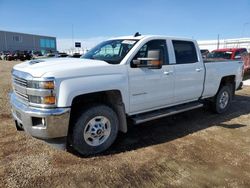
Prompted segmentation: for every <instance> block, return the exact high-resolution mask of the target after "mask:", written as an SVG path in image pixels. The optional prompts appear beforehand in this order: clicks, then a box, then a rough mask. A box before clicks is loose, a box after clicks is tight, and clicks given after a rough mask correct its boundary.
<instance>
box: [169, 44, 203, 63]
mask: <svg viewBox="0 0 250 188" xmlns="http://www.w3.org/2000/svg"><path fill="white" fill-rule="evenodd" d="M172 42H173V46H174V52H175V59H176V64H188V63H196V62H198V57H197V53H196V48H195V45H194V43H193V42H190V41H181V40H173V41H172Z"/></svg>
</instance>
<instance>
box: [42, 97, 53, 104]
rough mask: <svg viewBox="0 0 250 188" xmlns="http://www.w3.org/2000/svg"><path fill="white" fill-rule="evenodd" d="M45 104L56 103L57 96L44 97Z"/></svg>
mask: <svg viewBox="0 0 250 188" xmlns="http://www.w3.org/2000/svg"><path fill="white" fill-rule="evenodd" d="M43 104H56V97H55V96H47V97H43Z"/></svg>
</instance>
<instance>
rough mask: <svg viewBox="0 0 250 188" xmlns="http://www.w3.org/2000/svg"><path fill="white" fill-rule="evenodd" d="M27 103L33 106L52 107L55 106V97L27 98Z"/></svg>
mask: <svg viewBox="0 0 250 188" xmlns="http://www.w3.org/2000/svg"><path fill="white" fill-rule="evenodd" d="M29 101H30V102H31V103H35V104H47V105H53V104H56V97H55V96H46V97H40V96H29Z"/></svg>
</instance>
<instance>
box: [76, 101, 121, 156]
mask: <svg viewBox="0 0 250 188" xmlns="http://www.w3.org/2000/svg"><path fill="white" fill-rule="evenodd" d="M96 116H104V117H106V118H107V119H109V121H110V123H111V133H110V136H109V138H108V139H107V140H106V141H105V142H104V143H102V144H101V145H99V146H90V145H88V144H87V143H86V141H85V140H84V136H83V133H84V129H85V127H86V125H87V123H88V122H89V121H90V120H91V119H92V118H94V117H96ZM118 127H119V121H118V117H117V114H116V113H115V112H114V110H113V109H112V108H110V107H109V106H106V105H94V106H92V107H89V108H88V109H87V110H84V111H83V112H82V113H81V115H80V116H79V117H78V119H77V121H76V123H75V125H74V128H73V133H72V145H73V148H74V149H75V150H76V151H78V152H79V153H80V154H82V155H86V156H87V155H93V154H97V153H100V152H102V151H104V150H106V149H107V148H109V147H110V146H111V145H112V143H113V142H114V141H115V139H116V137H117V133H118Z"/></svg>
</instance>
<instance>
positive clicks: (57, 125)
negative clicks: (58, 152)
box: [10, 93, 70, 139]
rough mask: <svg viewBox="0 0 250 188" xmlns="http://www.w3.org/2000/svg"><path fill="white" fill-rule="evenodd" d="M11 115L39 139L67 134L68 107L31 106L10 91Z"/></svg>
mask: <svg viewBox="0 0 250 188" xmlns="http://www.w3.org/2000/svg"><path fill="white" fill-rule="evenodd" d="M10 104H11V111H12V116H13V118H14V120H15V122H16V124H17V126H19V127H21V128H23V129H24V131H25V132H27V133H29V134H30V135H32V136H34V137H36V138H40V139H52V138H60V137H65V136H67V133H68V126H69V118H70V108H52V109H43V108H33V107H30V106H28V105H26V104H24V103H22V102H20V101H19V100H18V98H17V97H16V95H15V94H14V93H10Z"/></svg>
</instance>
